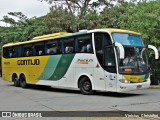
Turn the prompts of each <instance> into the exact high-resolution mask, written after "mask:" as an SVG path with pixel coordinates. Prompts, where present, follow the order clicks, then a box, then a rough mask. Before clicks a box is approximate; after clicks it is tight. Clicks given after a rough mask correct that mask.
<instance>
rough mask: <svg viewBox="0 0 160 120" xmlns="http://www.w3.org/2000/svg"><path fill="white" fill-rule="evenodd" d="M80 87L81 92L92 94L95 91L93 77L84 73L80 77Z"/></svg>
mask: <svg viewBox="0 0 160 120" xmlns="http://www.w3.org/2000/svg"><path fill="white" fill-rule="evenodd" d="M78 88H79V89H80V91H81V93H82V94H84V95H91V94H93V93H94V90H93V84H92V82H91V79H90V78H89V77H88V76H86V75H82V76H80V78H79V79H78Z"/></svg>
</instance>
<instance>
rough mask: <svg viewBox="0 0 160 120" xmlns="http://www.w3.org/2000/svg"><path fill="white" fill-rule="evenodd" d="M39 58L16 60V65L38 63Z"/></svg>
mask: <svg viewBox="0 0 160 120" xmlns="http://www.w3.org/2000/svg"><path fill="white" fill-rule="evenodd" d="M39 64H40V60H39V59H34V60H32V59H28V60H18V61H17V65H39Z"/></svg>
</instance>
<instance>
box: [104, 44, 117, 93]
mask: <svg viewBox="0 0 160 120" xmlns="http://www.w3.org/2000/svg"><path fill="white" fill-rule="evenodd" d="M103 51H104V60H103V61H104V63H103V64H104V70H105V72H104V79H105V81H106V91H115V92H116V90H117V70H116V59H115V52H114V47H112V46H107V47H105V48H104V50H103Z"/></svg>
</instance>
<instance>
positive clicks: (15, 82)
mask: <svg viewBox="0 0 160 120" xmlns="http://www.w3.org/2000/svg"><path fill="white" fill-rule="evenodd" d="M12 82H13V83H14V86H15V87H19V86H20V81H19V79H18V75H17V74H16V73H13V75H12Z"/></svg>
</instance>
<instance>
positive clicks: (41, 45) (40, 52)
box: [34, 42, 45, 56]
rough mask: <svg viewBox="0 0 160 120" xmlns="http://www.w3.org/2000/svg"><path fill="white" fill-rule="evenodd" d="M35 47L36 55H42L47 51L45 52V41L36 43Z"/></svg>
mask: <svg viewBox="0 0 160 120" xmlns="http://www.w3.org/2000/svg"><path fill="white" fill-rule="evenodd" d="M34 48H35V49H34V55H38V56H41V55H44V54H45V52H44V42H41V43H35V44H34Z"/></svg>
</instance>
